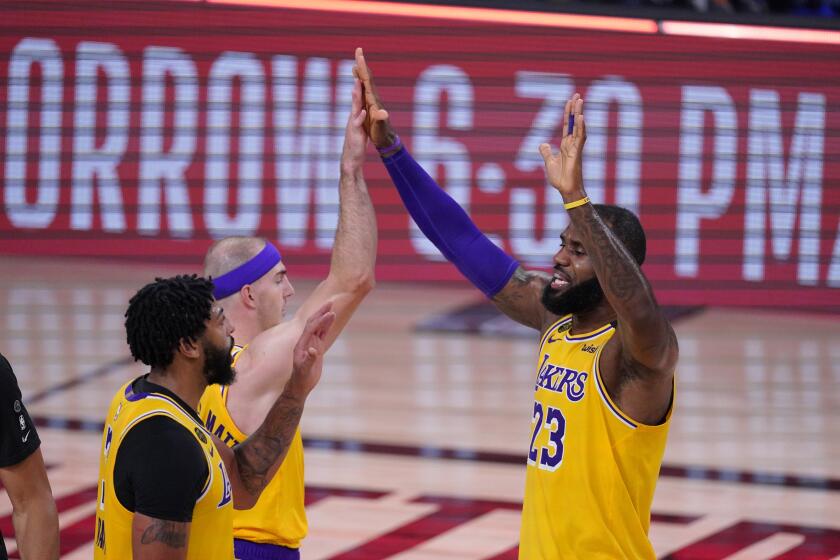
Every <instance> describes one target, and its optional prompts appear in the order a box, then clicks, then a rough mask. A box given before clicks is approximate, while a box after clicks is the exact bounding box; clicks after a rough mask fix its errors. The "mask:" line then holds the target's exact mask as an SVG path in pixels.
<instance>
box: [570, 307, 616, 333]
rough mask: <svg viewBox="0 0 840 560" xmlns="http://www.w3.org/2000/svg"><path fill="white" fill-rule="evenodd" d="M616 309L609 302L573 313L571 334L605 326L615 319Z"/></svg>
mask: <svg viewBox="0 0 840 560" xmlns="http://www.w3.org/2000/svg"><path fill="white" fill-rule="evenodd" d="M615 318H616V315H615V310H614V309H613V308H612V306H611V305H609V304H608V303H606V302H605V303H604V304H601V305H598V306H597V307H595V308H594V309H591V310H588V311H583V312H580V313H575V314H574V315H572V328H571V329H570V330H569V334H583V333H587V332H590V331H594V330H596V329H598V328H600V327H603V326H604V325H606V324H607V323H609V322H611V321H615Z"/></svg>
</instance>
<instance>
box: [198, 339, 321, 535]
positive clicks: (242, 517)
mask: <svg viewBox="0 0 840 560" xmlns="http://www.w3.org/2000/svg"><path fill="white" fill-rule="evenodd" d="M246 348H247V346H246V347H245V348H240V347H234V349H233V351H232V353H233V356H234V365H235V364H236V360H237V359H238V358H239V356H241V354H242V352H243V351H244V350H245V349H246ZM227 397H228V387H222V386H219V385H211V386H209V387H207V389H205V391H204V394H203V395H202V397H201V402H200V404H199V408H198V410H199V414H200V415H201V419H202V421H203V422H204V425H205V426H206V428H207V429H208V430H209V431H210V432H212V433H214V434H215V435H216V436H217V437H218V438H219V439H221V440H222V441H223V442H224V443H225V444H226V445H228V446H230V447H233V446H234V445H236V444H237V443H240V442H242V441H244V440H245V439H246V438H247V437H248V434H245V433H244V432H242V430H240V429H239V428H238V427H237V426H236V423H235V422H234V421H233V418H231V416H230V413H229V412H228V409H227ZM306 532H307V523H306V511H305V509H304V486H303V439H302V437H301V435H300V429H298V430H296V431H295V436H294V438H292V442H291V444H289V451H288V453H287V454H286V458H285V459H284V460H283V464H282V465H280V468H279V469H278V470H277V472H276V473H275V475H274V477H273V478H272V479H271V481H270V482H269V483H268V485H267V486H266V487H265V489H264V490H263V492H262V494H261V495H260V498H259V500H257V503H256V505H254V507H252V508H251V509H247V510H238V509H237V510H234V512H233V536H234V537H235V538H237V539H243V540H247V541H250V542H255V543H268V544H275V545H280V546H285V547H288V548H299V547H300V541H301V540H303V538H304V537H305V536H306Z"/></svg>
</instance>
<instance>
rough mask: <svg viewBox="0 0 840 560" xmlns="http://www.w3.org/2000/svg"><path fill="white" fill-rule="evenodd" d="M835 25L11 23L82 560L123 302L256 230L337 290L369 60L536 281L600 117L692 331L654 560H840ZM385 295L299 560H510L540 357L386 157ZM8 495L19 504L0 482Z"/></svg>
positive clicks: (597, 177) (375, 6)
mask: <svg viewBox="0 0 840 560" xmlns="http://www.w3.org/2000/svg"><path fill="white" fill-rule="evenodd" d="M838 12H840V4H839V3H838V0H792V1H787V2H781V1H780V2H776V1H770V0H686V1H668V0H636V1H624V2H613V1H606V0H605V1H591V2H590V1H587V2H574V1H571V0H569V1H528V2H490V1H485V2H471V1H469V2H468V1H464V2H457V3H456V2H440V3H434V4H429V3H420V2H401V3H397V2H360V1H359V2H357V1H342V0H313V1H310V2H305V3H304V2H293V1H290V0H289V1H283V0H230V1H227V2H224V1H219V2H216V1H209V2H203V1H202V2H190V1H167V2H133V1H120V2H96V1H87V0H85V1H81V2H64V1H59V0H56V1H52V0H50V1H27V2H16V1H7V2H4V3H2V4H0V14H2V17H0V157H2V160H3V162H2V165H0V185H2V190H0V266H2V270H3V273H2V275H0V325H1V327H0V329H2V330H0V352H2V353H3V354H4V355H5V356H7V357H8V358H9V360H10V361H11V363H12V364H13V366H14V368H15V371H16V374H17V376H18V379H19V382H20V385H21V388H22V390H23V395H24V400H25V402H26V403H27V405H28V407H29V410H30V413H31V414H32V415H33V416H34V419H35V421H36V423H38V425H39V426H40V433H41V436H42V439H43V442H44V443H43V450H44V455H45V458H46V460H47V462H48V468H49V473H50V479H51V482H52V485H53V492H54V494H55V496H56V499H57V502H58V506H59V510H60V519H61V527H62V554H63V557H64V558H73V559H75V558H89V557H90V556H91V553H92V544H91V541H92V538H93V511H94V504H93V502H94V500H95V494H96V480H95V479H96V466H97V461H98V448H99V444H100V437H101V427H102V419H103V415H104V413H105V409H106V408H107V403H108V402H109V400H110V398H111V396H112V395H113V393H114V391H115V390H116V389H117V387H119V386H120V385H121V384H122V383H124V382H125V381H126V380H127V379H128V378H130V377H131V376H134V375H139V374H142V373H143V372H144V371H143V368H142V367H141V364H134V363H132V362H131V360H130V358H129V354H128V350H127V347H126V345H125V342H124V340H125V335H124V330H123V325H122V321H123V313H124V311H125V307H126V305H127V301H128V298H129V297H130V296H131V294H133V293H134V291H136V290H137V289H138V288H139V287H140V286H142V285H143V284H145V283H147V282H149V281H151V280H152V279H153V278H154V277H155V276H168V275H172V274H176V273H182V272H199V271H200V265H201V261H202V258H203V254H204V252H205V250H206V249H207V247H208V246H209V245H210V244H211V243H212V241H213V240H214V239H217V238H220V237H224V236H227V235H259V236H263V237H266V238H267V239H270V240H272V241H274V242H275V243H276V244H277V245H278V246H279V247H280V249H281V251H282V253H283V255H284V262H285V263H286V264H287V266H288V267H289V271H290V277H291V280H292V282H293V283H294V285H295V288H296V290H297V292H298V295H297V296H295V299H296V300H297V302H298V304H299V302H300V301H303V299H304V298H305V297H306V295H307V293H308V292H309V291H310V290H311V289H312V287H314V285H315V283H316V282H317V280H319V279H321V278H323V277H324V276H325V275H326V273H327V270H328V266H329V256H330V250H331V246H332V241H333V236H334V234H335V225H336V222H337V217H338V189H337V181H338V161H339V153H340V149H341V144H342V137H343V129H344V124H345V122H346V119H347V115H348V111H349V99H350V90H351V88H352V75H351V68H352V64H353V62H352V58H353V52H354V49H355V47H357V46H362V47H364V49H365V53H366V56H367V60H368V63H369V64H370V66H371V68H372V69H373V71H374V74H375V76H376V79H377V83H378V85H379V89H380V93H381V95H382V97H383V99H384V101H385V104H386V107H387V108H388V109H389V112H390V114H391V116H392V120H393V122H394V124H395V126H396V128H397V129H398V131H399V132H400V134H401V137H402V139H403V142H404V143H405V144H406V146H407V147H408V148H409V149H410V150H411V152H412V154H413V155H414V156H415V158H416V159H417V160H418V161H419V162H420V163H421V164H422V165H423V166H424V167H425V168H426V169H427V170H428V171H429V172H430V173H431V174H432V175H433V176H434V177H435V178H436V179H437V180H438V181H439V182H440V184H441V185H443V186H444V187H445V188H446V190H447V191H448V192H449V193H450V194H451V195H452V196H453V197H454V198H455V199H456V200H457V201H458V202H459V203H461V204H462V205H463V206H464V207H465V208H467V209H468V211H469V213H470V215H471V216H472V218H473V219H474V220H475V222H476V223H477V224H478V226H479V227H480V228H481V229H482V230H483V231H485V232H486V233H488V234H489V235H490V236H491V237H492V238H493V239H494V240H495V241H496V242H497V243H498V244H499V245H500V246H501V247H503V248H504V249H505V250H506V251H508V252H509V253H511V254H512V255H514V256H515V257H516V258H517V259H519V260H520V262H521V263H522V264H523V265H524V266H526V267H528V268H541V269H548V268H550V264H551V256H552V255H553V253H554V252H555V251H556V250H557V247H558V244H559V234H560V232H561V231H562V230H563V228H564V227H565V226H566V224H567V218H566V215H565V212H564V210H563V208H562V204H561V201H560V200H559V198H557V197H556V196H555V195H556V193H555V192H554V191H553V190H552V189H550V188H547V186H546V184H545V181H544V176H543V171H542V160H541V158H540V156H539V154H538V153H537V146H538V145H539V144H540V143H541V142H552V143H554V144H555V145H556V144H557V142H558V141H559V127H560V124H561V119H562V108H563V105H564V103H565V100H566V99H568V97H569V96H570V95H571V94H572V93H574V92H580V93H581V95H582V96H583V97H584V99H585V100H586V108H585V113H586V118H587V128H588V134H589V137H588V140H587V145H586V152H585V154H586V157H585V164H584V177H585V181H586V188H587V191H588V193H589V194H590V196H591V197H592V198H593V199H594V200H595V201H598V202H608V203H614V204H619V205H621V206H625V207H627V208H630V209H631V210H633V211H634V212H636V213H637V214H638V215H639V216H640V218H641V221H642V223H643V225H644V226H645V229H646V231H647V237H648V258H647V262H646V263H645V265H644V267H643V270H644V272H645V273H646V275H647V276H648V278H649V279H650V280H651V282H652V284H653V286H654V289H655V292H656V295H657V298H658V300H659V302H660V303H661V304H662V305H663V306H664V307H665V308H666V310H667V312H668V314H669V316H670V317H671V318H672V320H673V321H674V325H675V328H676V330H677V333H678V336H679V338H680V345H681V361H680V366H679V369H678V374H677V384H678V389H677V401H676V403H677V404H676V412H675V415H674V422H673V427H672V430H671V435H670V439H669V444H668V448H667V451H666V456H665V464H664V465H663V468H662V474H661V479H660V483H659V486H658V490H657V496H656V499H655V502H654V516H653V524H652V528H651V538H652V540H653V542H654V546H655V548H656V550H657V553H658V554H660V557H661V558H672V559H674V558H676V559H689V560H691V559H705V558H708V559H718V558H729V559H763V558H785V559H800V558H801V559H806V558H807V559H835V558H840V494H838V492H840V444H838V443H837V442H838V441H840V414H839V413H838V412H837V411H838V406H840V321H838V319H839V318H840V19H838ZM370 152H371V153H370V158H369V161H368V162H367V164H366V168H365V173H366V177H367V181H368V184H369V188H370V191H371V195H372V198H373V201H374V204H375V206H376V210H377V219H378V224H379V256H378V261H377V280H378V285H377V288H376V290H375V291H374V292H373V293H372V294H371V295H370V296H369V298H368V300H367V301H366V302H365V303H364V304H363V305H362V308H361V309H360V310H359V312H358V313H357V316H356V317H355V318H354V320H353V322H352V323H351V325H350V327H349V328H348V330H347V331H346V333H345V334H344V335H343V336H342V338H341V339H340V340H339V343H338V344H337V345H336V346H335V347H334V348H333V349H332V350H331V352H330V354H329V356H328V359H327V368H326V370H325V377H324V380H323V381H322V383H321V385H320V386H319V387H318V389H317V390H316V392H315V393H314V394H313V397H312V399H311V401H312V402H311V403H309V404H307V412H306V414H305V415H304V419H303V424H302V426H303V432H304V437H305V444H306V446H307V482H308V492H309V494H308V497H307V500H308V503H309V510H308V512H309V516H310V531H311V535H310V537H309V538H308V539H307V540H306V541H305V543H304V547H303V556H304V558H363V559H373V558H400V559H402V560H406V559H408V560H422V559H424V558H429V559H431V558H463V559H472V558H476V559H478V558H515V557H516V545H517V538H518V537H517V533H518V522H519V513H518V509H519V507H520V501H521V497H522V489H523V483H524V468H523V465H524V456H525V454H526V452H527V441H528V439H527V438H528V435H529V433H530V432H529V422H530V418H529V411H530V403H531V400H532V390H533V387H532V379H533V378H532V377H531V376H533V375H534V366H535V364H536V355H535V350H536V346H537V342H538V333H535V332H531V331H528V330H527V329H525V328H523V327H519V326H517V325H515V324H513V323H512V322H510V321H508V320H507V319H506V318H504V317H502V316H500V315H499V314H498V313H497V312H496V311H495V308H494V307H493V306H492V305H490V304H489V303H488V302H487V301H485V300H484V299H483V297H482V296H481V294H480V293H479V292H478V291H476V290H474V289H472V288H471V287H470V286H469V285H468V284H467V283H466V282H465V281H463V280H462V279H461V277H460V275H459V274H458V273H457V271H456V270H455V269H454V268H453V267H452V266H451V265H449V264H448V263H447V262H446V261H445V260H443V258H442V257H441V256H440V254H439V253H438V252H437V250H436V249H435V248H434V247H433V246H432V245H431V244H430V243H428V242H427V241H425V239H424V238H423V236H422V234H420V233H419V231H417V229H416V227H415V226H414V224H413V223H412V222H411V221H410V219H409V218H408V216H407V214H406V212H405V211H404V210H403V207H402V204H401V202H400V200H399V197H398V196H397V194H396V192H395V190H394V189H393V187H392V186H391V183H390V180H389V179H388V176H387V174H386V173H385V171H384V167H383V166H382V164H381V163H380V162H379V161H378V158H377V157H375V153H374V151H373V150H370ZM0 492H2V490H0ZM10 511H11V509H10V506H9V504H8V500H7V498H6V497H5V496H0V531H2V533H3V536H4V538H5V539H6V544H7V547H8V549H9V551H10V556H11V557H16V553H15V545H14V539H13V535H14V532H13V527H12V524H11V518H10Z"/></svg>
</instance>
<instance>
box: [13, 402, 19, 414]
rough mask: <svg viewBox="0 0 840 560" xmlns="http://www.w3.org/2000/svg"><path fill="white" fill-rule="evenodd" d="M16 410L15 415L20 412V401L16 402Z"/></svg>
mask: <svg viewBox="0 0 840 560" xmlns="http://www.w3.org/2000/svg"><path fill="white" fill-rule="evenodd" d="M14 409H15V414H17V413H18V412H20V401H15V404H14Z"/></svg>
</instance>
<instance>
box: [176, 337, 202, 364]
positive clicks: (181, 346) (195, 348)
mask: <svg viewBox="0 0 840 560" xmlns="http://www.w3.org/2000/svg"><path fill="white" fill-rule="evenodd" d="M178 351H179V352H180V353H181V354H183V355H184V357H186V358H191V359H195V358H198V357H199V356H201V350H200V349H199V344H198V340H190V339H189V338H182V339H181V340H180V342H178Z"/></svg>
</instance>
